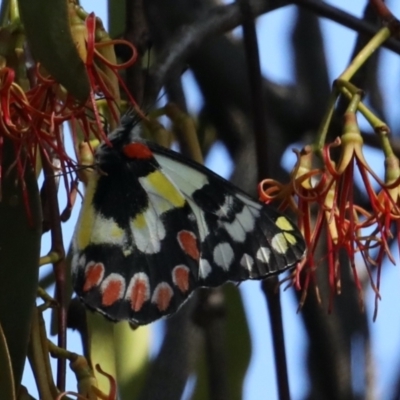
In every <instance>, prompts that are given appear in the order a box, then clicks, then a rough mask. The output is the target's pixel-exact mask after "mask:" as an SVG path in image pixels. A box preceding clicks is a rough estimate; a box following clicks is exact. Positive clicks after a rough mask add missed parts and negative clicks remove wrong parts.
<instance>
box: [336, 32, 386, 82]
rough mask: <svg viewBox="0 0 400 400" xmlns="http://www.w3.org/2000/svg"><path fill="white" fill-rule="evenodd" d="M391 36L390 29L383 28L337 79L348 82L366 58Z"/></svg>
mask: <svg viewBox="0 0 400 400" xmlns="http://www.w3.org/2000/svg"><path fill="white" fill-rule="evenodd" d="M390 36H391V32H390V29H389V28H387V27H384V28H382V29H380V30H379V31H378V32H377V33H376V34H375V36H374V37H373V38H372V39H371V40H370V41H369V42H368V43H367V44H366V46H364V48H363V49H362V50H361V51H360V52H359V53H358V54H357V55H356V57H355V58H354V59H353V61H352V62H351V63H350V65H349V66H348V67H347V68H346V70H345V71H344V72H343V73H342V74H341V75H340V76H339V79H343V80H345V81H349V80H350V79H351V78H352V77H353V75H354V74H355V73H356V72H357V71H358V70H359V68H360V67H361V66H362V65H363V64H364V63H365V61H367V60H368V58H369V57H370V56H371V55H372V54H373V53H374V52H375V51H376V50H377V49H378V48H379V47H380V46H381V45H382V43H384V42H385V41H386V40H387V39H389V37H390Z"/></svg>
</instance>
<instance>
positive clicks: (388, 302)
mask: <svg viewBox="0 0 400 400" xmlns="http://www.w3.org/2000/svg"><path fill="white" fill-rule="evenodd" d="M330 3H332V4H333V5H336V6H337V7H339V8H342V9H344V10H348V11H349V12H351V13H352V14H355V15H361V11H362V6H363V3H364V2H360V1H348V0H335V1H330ZM81 4H82V5H83V7H84V8H85V9H86V10H87V11H89V12H90V11H95V13H96V15H98V16H100V18H102V19H103V22H105V23H106V21H107V19H106V1H104V0H86V1H81ZM389 4H390V5H392V4H393V5H392V7H393V10H395V11H396V8H397V15H400V6H399V5H398V4H397V6H396V7H395V2H394V1H392V2H390V3H389ZM294 10H295V8H294V7H286V8H285V9H283V10H278V11H275V12H272V13H270V14H268V15H266V16H264V17H261V18H260V19H259V20H258V23H257V24H258V34H259V43H260V55H261V62H262V70H263V73H264V75H265V76H267V77H268V78H270V79H272V80H274V81H276V82H281V83H287V82H293V70H292V60H291V56H290V46H291V45H290V36H289V35H290V34H289V33H288V32H287V31H285V26H287V25H288V22H287V21H288V19H290V18H293V17H294ZM322 29H323V32H324V37H325V46H326V48H327V55H328V65H329V68H330V77H331V80H332V81H333V80H334V79H335V77H337V76H338V75H339V74H340V73H341V72H342V71H343V69H344V68H345V67H346V64H347V62H348V61H349V57H350V54H351V52H352V49H353V45H354V40H355V34H354V33H353V32H351V31H350V30H348V29H346V28H342V27H340V26H339V25H337V24H335V23H333V22H329V21H326V20H325V21H324V22H322ZM270 32H274V35H273V36H272V37H271V35H270ZM238 33H239V30H238ZM277 38H279V39H277ZM382 57H384V61H385V69H382V71H380V74H381V77H382V82H383V89H384V90H385V94H386V96H385V98H386V99H389V98H393V99H398V96H397V93H396V95H395V91H398V87H399V78H398V77H399V76H400V74H399V69H400V62H399V57H398V56H395V55H394V54H392V53H390V52H389V51H383V54H382ZM184 82H185V87H186V93H187V97H188V104H189V107H190V109H191V110H197V109H198V108H199V107H200V105H201V101H202V99H201V96H200V94H199V92H198V91H197V89H196V86H195V84H194V81H193V78H192V76H191V74H190V72H187V73H186V74H185V77H184ZM394 83H395V84H394ZM398 106H399V105H398V104H394V102H393V101H392V102H391V103H390V107H389V110H390V114H389V121H387V122H388V123H389V125H390V124H395V123H396V122H398V120H397V119H398V118H399V117H398V116H397V115H398V113H396V109H398ZM396 114H397V115H396ZM368 160H369V161H370V162H371V164H373V165H374V168H375V169H376V170H377V171H383V168H382V159H381V158H380V155H379V152H377V151H371V152H369V153H368ZM294 161H295V159H294V156H293V155H292V152H291V151H288V152H287V155H286V156H285V159H284V163H285V165H288V166H289V165H292V164H293V162H294ZM207 165H208V166H209V167H210V168H212V169H213V170H215V171H216V172H217V173H219V174H221V175H223V176H225V177H228V176H229V173H230V169H231V163H230V160H229V158H228V157H227V154H226V152H225V151H224V149H223V146H221V145H217V146H216V147H215V148H214V149H213V151H212V152H211V153H210V155H209V157H208V159H207ZM63 204H65V200H61V207H62V206H63ZM78 211H79V210H78V207H75V209H74V211H73V215H72V217H71V220H70V221H69V222H68V223H67V224H65V229H64V240H65V245H66V247H68V246H69V241H70V238H71V236H72V232H73V227H74V224H75V221H76V218H77V214H78ZM48 247H49V240H48V236H47V239H46V240H45V244H44V248H43V254H45V253H46V252H47V251H48ZM395 254H396V253H395ZM399 284H400V271H399V267H398V266H397V267H394V266H391V265H385V268H384V274H383V278H382V289H381V293H382V301H381V304H380V308H379V316H378V320H377V321H376V322H375V323H372V306H373V297H372V295H371V294H370V293H369V294H368V295H367V296H366V304H367V305H368V306H369V307H367V313H368V319H369V321H370V322H371V334H372V345H373V355H374V357H375V366H376V380H377V389H378V393H377V395H378V396H377V398H386V397H387V395H385V394H386V393H388V392H387V388H389V387H390V386H391V385H392V384H393V379H394V375H393V374H392V373H391V372H392V371H394V372H395V371H397V370H398V367H400V366H399V365H398V354H400V345H399V340H398V338H399V337H400V319H399V318H393V314H394V305H395V304H399V303H400V291H399ZM240 288H241V291H242V293H243V298H244V303H245V306H246V310H247V314H248V320H249V324H250V329H251V334H252V341H253V357H252V360H251V365H250V368H249V372H248V376H247V378H246V381H245V390H244V399H245V400H258V399H259V398H260V393H267V394H268V399H271V400H274V399H277V389H276V383H275V379H274V376H275V372H274V366H273V356H272V345H271V338H270V327H269V321H268V319H267V317H266V315H267V314H266V311H265V318H260V315H261V316H262V315H263V311H264V310H265V299H264V297H263V295H262V294H261V290H260V289H259V283H258V282H245V283H243V284H242V285H241V286H240ZM282 299H283V310H284V327H285V339H286V345H287V356H288V365H289V379H290V386H291V392H292V398H293V400H296V399H302V398H303V397H304V395H305V394H306V392H307V385H308V380H307V377H306V373H305V359H306V353H305V351H306V347H305V332H304V328H303V325H302V318H301V315H299V314H296V309H297V304H296V303H295V301H294V296H293V294H292V293H291V292H290V291H287V292H285V293H283V296H282ZM154 326H155V328H154V329H155V335H154V337H155V339H157V340H156V343H159V342H160V335H159V334H157V332H158V333H159V332H160V330H159V329H158V328H157V327H158V326H159V324H158V323H156V324H155V325H154ZM68 340H69V344H68V347H69V349H70V350H72V351H76V352H80V343H79V338H78V336H77V335H76V334H75V333H71V334H69V338H68ZM155 346H157V345H155ZM267 376H270V377H271V378H270V379H266V377H267ZM24 384H25V385H26V386H27V387H28V388H29V390H30V391H31V392H32V394H34V395H35V389H34V383H33V381H32V376H31V373H30V371H29V368H27V372H26V374H25V377H24ZM68 389H70V390H74V389H75V378H74V377H73V376H72V374H70V375H69V376H68Z"/></svg>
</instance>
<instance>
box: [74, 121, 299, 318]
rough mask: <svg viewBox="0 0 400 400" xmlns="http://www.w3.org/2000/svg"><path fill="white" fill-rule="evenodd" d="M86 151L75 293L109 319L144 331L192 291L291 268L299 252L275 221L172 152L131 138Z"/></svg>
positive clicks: (295, 238) (116, 137)
mask: <svg viewBox="0 0 400 400" xmlns="http://www.w3.org/2000/svg"><path fill="white" fill-rule="evenodd" d="M132 124H133V120H132V119H130V118H129V117H124V120H123V123H122V126H121V127H120V128H119V129H117V130H116V131H115V132H114V133H112V134H111V135H110V136H109V140H110V143H111V146H110V144H106V143H103V144H101V145H100V146H99V147H98V149H97V150H96V153H95V169H94V172H93V173H92V174H91V177H90V179H89V183H88V185H87V188H86V194H85V198H84V202H83V205H82V209H81V214H80V217H79V220H78V224H77V227H76V231H75V234H74V239H73V261H72V270H73V278H74V288H75V291H76V293H77V294H78V296H79V297H80V298H81V300H83V302H84V303H85V304H86V305H87V306H88V307H89V308H91V309H94V310H96V311H98V312H100V313H102V314H104V315H106V316H107V317H108V318H110V319H112V320H115V321H119V320H130V321H131V322H133V323H134V324H137V325H143V324H148V323H150V322H152V321H154V320H157V319H159V318H161V317H164V316H167V315H170V314H172V313H174V312H176V311H177V310H178V309H179V307H180V306H181V305H182V304H183V303H184V302H185V301H186V300H187V299H188V297H189V296H190V294H191V293H192V292H193V290H195V289H196V288H198V287H215V286H219V285H222V284H223V283H225V282H227V281H234V282H240V281H243V280H246V279H263V278H266V277H268V276H270V275H274V274H278V273H280V272H282V271H285V270H286V269H288V268H291V267H294V266H295V264H296V263H297V262H298V261H299V260H301V258H302V257H303V254H304V251H305V244H304V240H303V238H302V235H301V233H300V232H299V230H298V229H297V228H296V226H295V225H293V223H292V222H291V221H290V220H289V219H288V218H287V217H285V216H284V215H282V214H280V213H279V212H277V211H275V210H274V209H273V208H271V207H270V206H266V205H263V204H261V203H259V202H258V201H255V200H253V199H252V198H250V197H249V196H248V195H247V194H246V193H244V192H243V191H241V190H240V189H238V188H237V187H235V186H234V185H232V184H231V183H230V182H228V181H226V180H225V179H223V178H221V177H220V176H218V175H216V174H215V173H213V172H212V171H210V170H209V169H207V168H205V167H204V166H202V165H200V164H197V163H195V162H193V161H191V160H189V159H186V158H185V157H183V156H182V155H180V154H179V153H176V152H174V151H172V150H168V149H166V148H163V147H161V146H158V145H156V144H154V143H150V142H147V141H145V140H144V139H141V138H140V137H138V136H134V137H133V138H132V135H131V134H130V132H131V129H132Z"/></svg>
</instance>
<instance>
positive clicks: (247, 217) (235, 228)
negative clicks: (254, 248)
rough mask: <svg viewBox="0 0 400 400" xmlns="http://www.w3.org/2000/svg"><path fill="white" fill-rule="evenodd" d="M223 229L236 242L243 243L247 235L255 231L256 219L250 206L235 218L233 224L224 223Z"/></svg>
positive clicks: (245, 207) (244, 208)
mask: <svg viewBox="0 0 400 400" xmlns="http://www.w3.org/2000/svg"><path fill="white" fill-rule="evenodd" d="M222 225H223V227H224V228H225V229H226V231H227V232H228V233H229V235H230V236H231V238H232V239H233V240H235V241H236V242H239V243H243V242H244V241H245V240H246V234H247V233H248V232H251V231H253V229H254V226H255V219H254V217H253V215H252V213H251V212H250V209H249V207H248V206H244V207H243V210H242V211H241V212H240V213H238V214H237V215H236V216H235V219H234V220H233V221H232V222H225V223H222Z"/></svg>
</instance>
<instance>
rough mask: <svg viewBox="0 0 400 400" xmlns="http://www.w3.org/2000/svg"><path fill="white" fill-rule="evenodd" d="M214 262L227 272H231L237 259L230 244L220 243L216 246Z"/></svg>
mask: <svg viewBox="0 0 400 400" xmlns="http://www.w3.org/2000/svg"><path fill="white" fill-rule="evenodd" d="M213 257H214V262H215V264H217V265H218V266H220V267H221V268H222V269H224V270H225V271H228V270H229V267H230V265H231V264H232V261H233V259H234V257H235V255H234V253H233V249H232V247H231V245H230V244H229V243H226V242H224V243H220V244H218V245H216V246H215V248H214V251H213Z"/></svg>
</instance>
